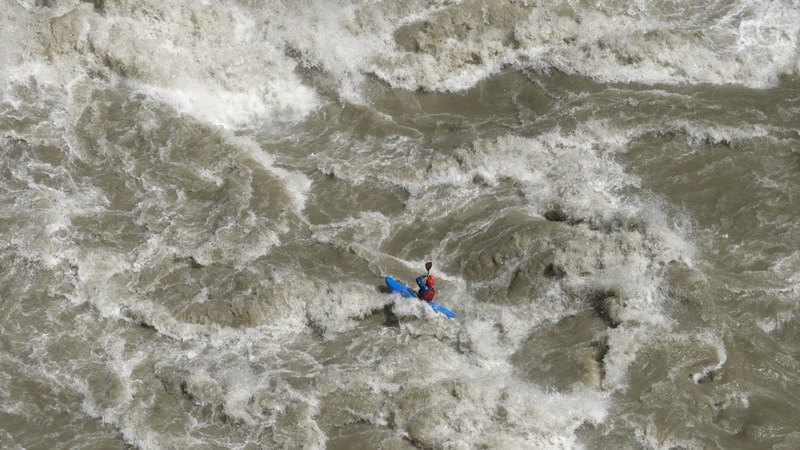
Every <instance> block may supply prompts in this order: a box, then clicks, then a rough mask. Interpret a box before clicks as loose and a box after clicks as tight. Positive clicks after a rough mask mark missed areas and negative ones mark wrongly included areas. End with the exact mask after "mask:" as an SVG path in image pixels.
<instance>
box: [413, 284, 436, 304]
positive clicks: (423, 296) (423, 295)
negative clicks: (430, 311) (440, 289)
mask: <svg viewBox="0 0 800 450" xmlns="http://www.w3.org/2000/svg"><path fill="white" fill-rule="evenodd" d="M425 287H426V288H427V289H424V288H423V289H420V290H419V293H418V294H417V296H418V297H419V298H420V300H425V301H426V302H429V301H431V300H433V294H434V293H435V292H434V289H433V287H432V286H425Z"/></svg>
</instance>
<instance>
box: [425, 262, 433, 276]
mask: <svg viewBox="0 0 800 450" xmlns="http://www.w3.org/2000/svg"><path fill="white" fill-rule="evenodd" d="M431 267H433V263H432V262H430V261H428V262H426V263H425V270H427V271H428V275H430V274H431Z"/></svg>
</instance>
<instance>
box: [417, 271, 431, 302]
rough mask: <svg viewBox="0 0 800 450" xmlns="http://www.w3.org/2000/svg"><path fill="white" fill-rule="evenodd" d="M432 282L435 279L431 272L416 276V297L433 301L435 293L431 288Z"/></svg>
mask: <svg viewBox="0 0 800 450" xmlns="http://www.w3.org/2000/svg"><path fill="white" fill-rule="evenodd" d="M434 283H435V281H434V279H433V275H431V274H428V275H420V276H418V277H417V286H419V291H418V292H417V297H419V299H420V300H425V301H426V302H430V301H433V295H434V294H435V290H434V289H433V285H434Z"/></svg>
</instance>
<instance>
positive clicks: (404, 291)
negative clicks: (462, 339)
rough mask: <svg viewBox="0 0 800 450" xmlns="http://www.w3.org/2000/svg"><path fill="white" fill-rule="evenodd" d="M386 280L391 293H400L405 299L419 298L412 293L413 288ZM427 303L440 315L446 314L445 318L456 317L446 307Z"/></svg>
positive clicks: (391, 279) (389, 278) (389, 279)
mask: <svg viewBox="0 0 800 450" xmlns="http://www.w3.org/2000/svg"><path fill="white" fill-rule="evenodd" d="M385 280H386V287H387V288H389V292H390V293H391V292H398V293H400V295H401V296H403V297H405V298H417V293H416V292H414V291H412V290H411V288H409V287H408V286H406V285H404V284H402V283H398V282H397V281H395V280H394V278H392V277H385ZM425 303H427V304H428V305H429V306H430V307H431V308H432V309H433V310H434V311H436V312H437V313H439V314H444V315H445V316H447V317H449V318H451V319H454V318H455V317H456V315H455V314H453V312H452V311H450V310H449V309H447V308H445V307H444V306H442V305H440V304H438V303H436V302H425Z"/></svg>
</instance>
